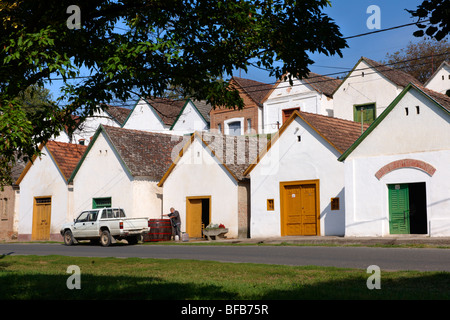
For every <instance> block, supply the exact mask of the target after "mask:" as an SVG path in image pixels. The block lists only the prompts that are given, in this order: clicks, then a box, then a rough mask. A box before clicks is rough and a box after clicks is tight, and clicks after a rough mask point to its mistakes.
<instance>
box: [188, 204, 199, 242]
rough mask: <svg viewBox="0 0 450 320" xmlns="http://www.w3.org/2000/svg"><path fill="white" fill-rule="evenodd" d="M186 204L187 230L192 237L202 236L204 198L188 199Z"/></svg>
mask: <svg viewBox="0 0 450 320" xmlns="http://www.w3.org/2000/svg"><path fill="white" fill-rule="evenodd" d="M186 205H187V208H186V221H187V223H186V231H187V233H188V234H189V237H190V238H201V236H202V199H187V201H186Z"/></svg>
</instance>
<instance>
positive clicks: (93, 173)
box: [73, 132, 161, 218]
mask: <svg viewBox="0 0 450 320" xmlns="http://www.w3.org/2000/svg"><path fill="white" fill-rule="evenodd" d="M119 159H120V158H119V156H118V154H117V153H116V152H115V150H114V148H113V146H112V145H111V143H110V142H109V141H108V140H107V139H106V138H105V133H104V132H102V133H101V134H100V135H99V136H98V138H97V139H96V141H95V143H94V145H93V146H92V147H91V149H90V150H89V153H88V154H87V155H86V158H85V159H84V161H83V163H82V164H81V166H80V168H79V170H78V172H77V173H76V175H75V177H74V181H73V185H74V203H75V205H74V212H73V215H74V216H73V217H76V215H78V214H79V213H80V212H81V211H83V210H87V209H91V208H92V204H93V203H92V200H93V198H105V197H111V201H112V206H113V207H120V208H123V209H124V210H125V213H126V215H127V216H128V217H151V216H152V217H155V218H157V217H160V214H161V195H160V193H161V192H160V188H158V187H157V186H156V184H157V182H155V181H150V180H148V179H134V178H133V177H132V176H131V175H130V174H129V173H128V171H127V169H126V167H125V166H124V165H123V164H122V162H121V161H120V160H119Z"/></svg>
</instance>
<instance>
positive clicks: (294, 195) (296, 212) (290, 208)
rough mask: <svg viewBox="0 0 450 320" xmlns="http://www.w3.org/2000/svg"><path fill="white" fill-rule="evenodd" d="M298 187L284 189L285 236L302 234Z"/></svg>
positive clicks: (299, 191) (299, 189)
mask: <svg viewBox="0 0 450 320" xmlns="http://www.w3.org/2000/svg"><path fill="white" fill-rule="evenodd" d="M300 197H301V188H300V186H286V187H285V204H286V205H285V230H286V235H288V236H291V235H300V234H301V233H302V210H301V201H300Z"/></svg>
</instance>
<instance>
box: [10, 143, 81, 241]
mask: <svg viewBox="0 0 450 320" xmlns="http://www.w3.org/2000/svg"><path fill="white" fill-rule="evenodd" d="M85 150H86V146H83V145H77V144H72V143H64V142H57V141H49V142H48V143H47V144H46V145H45V146H44V147H43V148H42V156H41V157H39V158H34V159H33V161H30V162H28V163H27V165H26V166H25V169H24V170H23V171H22V173H21V175H20V177H19V178H18V180H17V181H16V184H17V185H18V186H19V187H20V195H19V198H18V202H19V215H18V223H17V225H18V239H19V240H61V235H60V234H59V229H60V227H61V225H62V224H63V223H64V222H66V221H67V219H69V218H70V217H71V214H72V210H73V205H74V203H73V186H72V185H71V184H70V183H69V181H68V180H69V177H70V175H71V174H72V171H73V170H74V168H75V167H76V165H77V163H78V161H79V160H80V159H81V157H82V156H83V154H84V152H85ZM16 201H17V199H16Z"/></svg>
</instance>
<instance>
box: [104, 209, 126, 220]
mask: <svg viewBox="0 0 450 320" xmlns="http://www.w3.org/2000/svg"><path fill="white" fill-rule="evenodd" d="M111 218H125V212H124V211H123V210H122V209H103V213H102V219H111Z"/></svg>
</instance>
